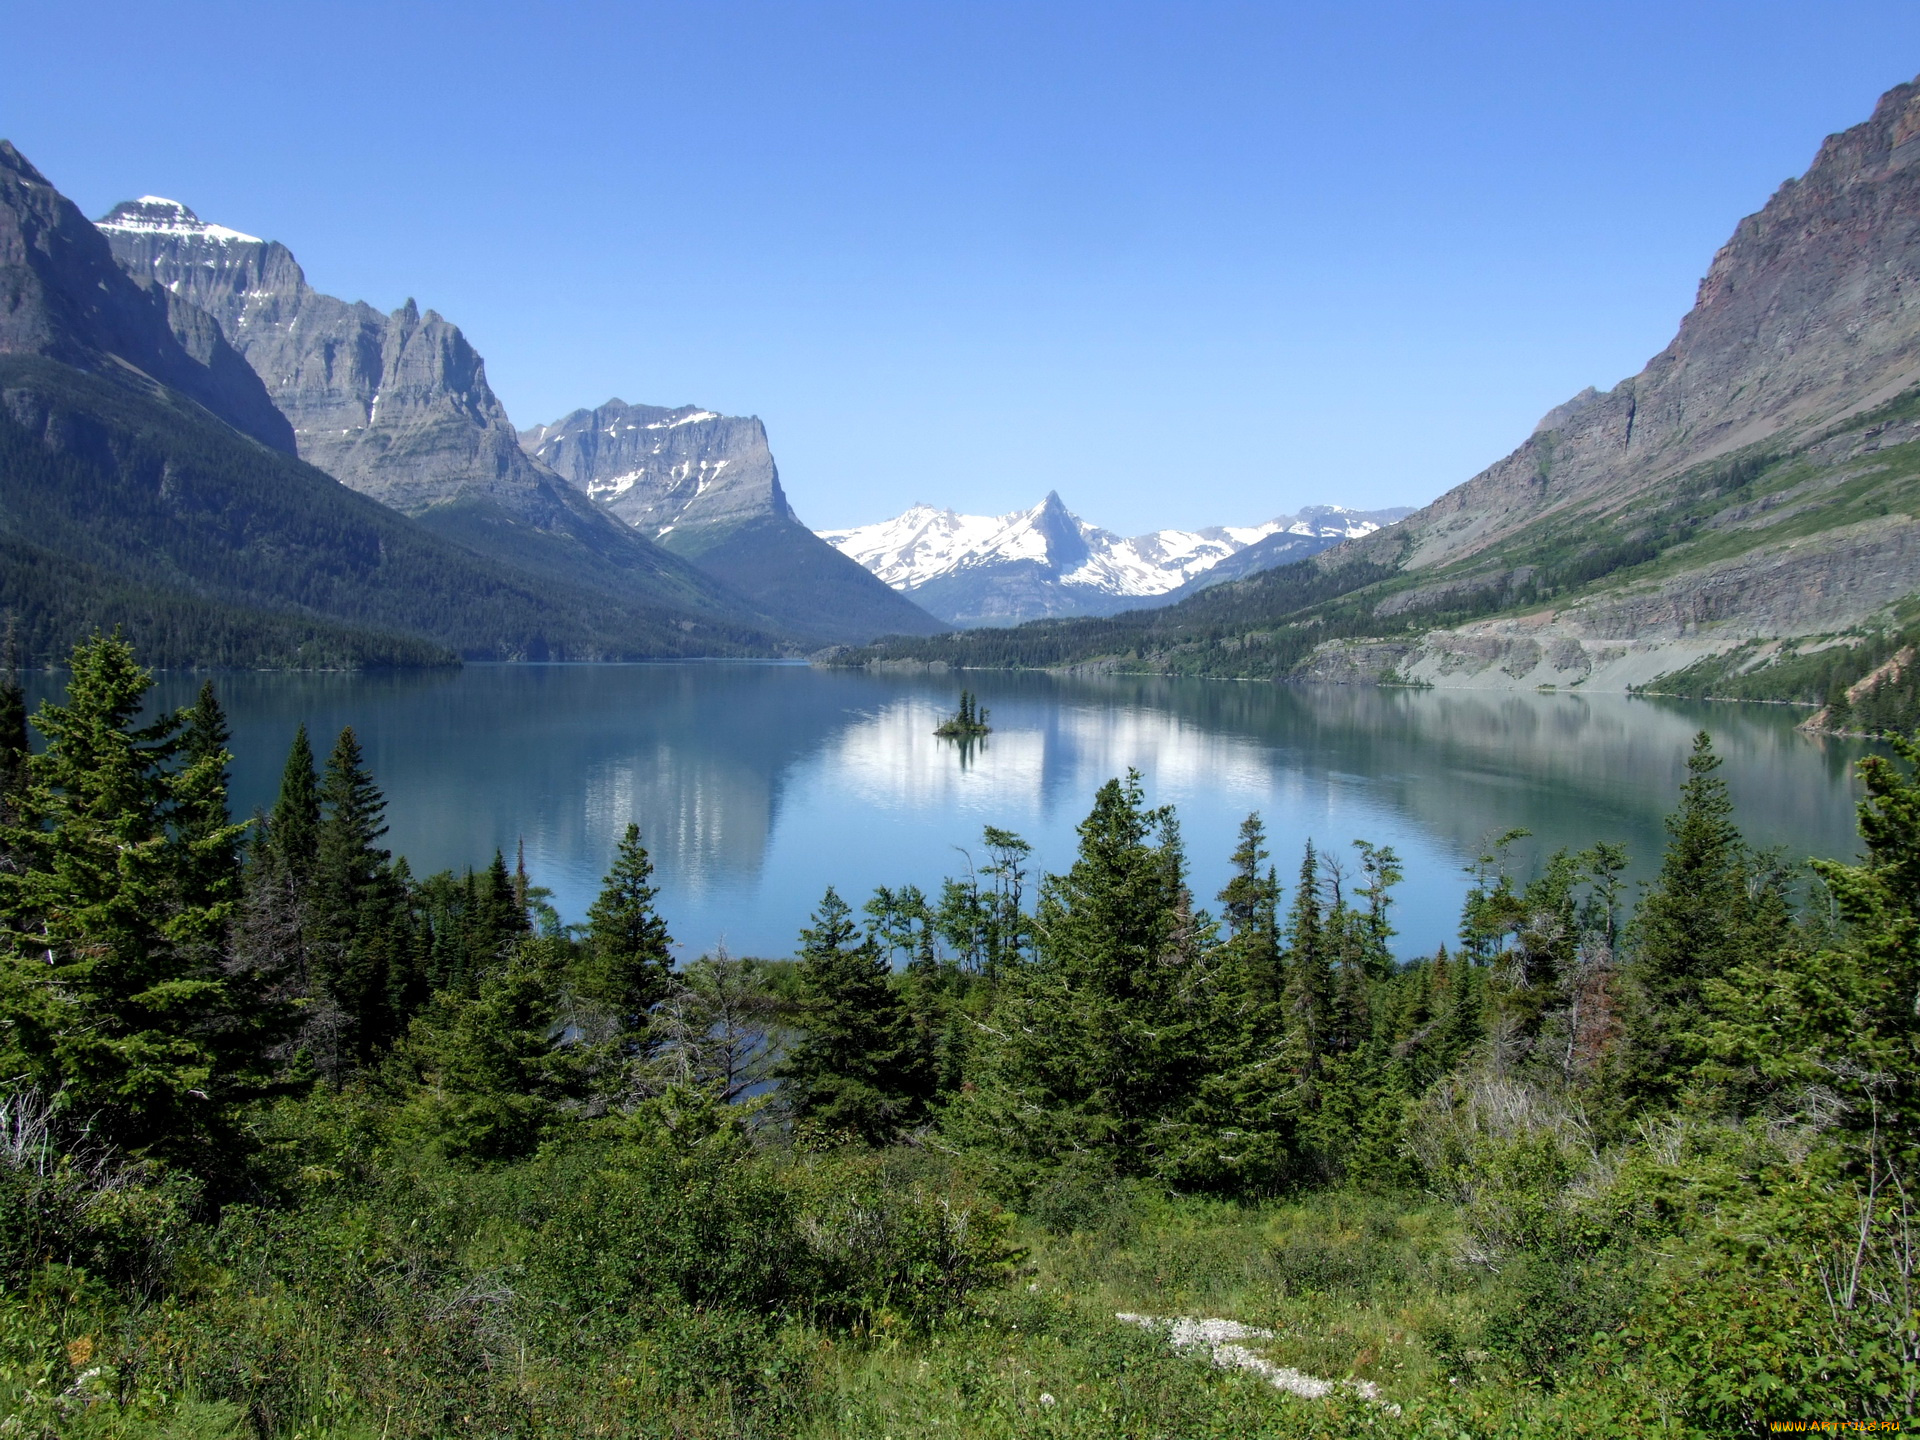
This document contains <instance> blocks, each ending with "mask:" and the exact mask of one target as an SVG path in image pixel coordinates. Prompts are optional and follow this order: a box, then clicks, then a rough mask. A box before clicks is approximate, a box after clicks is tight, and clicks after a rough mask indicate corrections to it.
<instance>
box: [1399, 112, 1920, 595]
mask: <svg viewBox="0 0 1920 1440" xmlns="http://www.w3.org/2000/svg"><path fill="white" fill-rule="evenodd" d="M1916 381H1920V82H1916V83H1913V84H1907V85H1900V86H1896V87H1895V88H1894V89H1892V90H1890V91H1888V92H1887V94H1886V95H1884V96H1883V97H1881V100H1880V103H1879V104H1878V105H1877V106H1876V107H1875V108H1874V112H1873V115H1872V118H1870V119H1869V120H1867V121H1866V123H1864V124H1862V125H1857V126H1855V127H1854V128H1853V129H1851V130H1848V131H1845V132H1844V133H1842V134H1839V135H1832V136H1829V137H1828V138H1827V140H1826V142H1825V143H1824V144H1823V145H1822V146H1821V147H1820V151H1819V153H1818V154H1817V155H1816V156H1815V157H1814V161H1813V164H1812V165H1811V166H1810V167H1809V168H1808V170H1807V173H1806V174H1805V175H1804V176H1802V177H1800V178H1799V179H1797V180H1789V181H1788V182H1787V183H1786V184H1784V185H1782V186H1781V187H1780V189H1779V190H1778V191H1777V192H1776V193H1775V194H1774V196H1773V198H1772V199H1771V200H1769V201H1768V202H1767V204H1766V206H1765V208H1763V209H1762V210H1761V211H1760V212H1759V213H1757V214H1754V215H1749V216H1748V217H1747V218H1746V219H1744V220H1742V221H1741V222H1740V224H1739V225H1738V226H1737V227H1736V228H1735V230H1734V234H1733V238H1732V239H1731V240H1729V241H1728V242H1727V243H1726V245H1724V246H1722V247H1721V249H1720V252H1719V253H1718V254H1717V255H1715V256H1714V258H1713V263H1712V265H1711V266H1710V267H1709V268H1708V270H1707V275H1706V278H1705V279H1703V280H1702V281H1701V282H1700V289H1699V295H1698V297H1697V299H1696V300H1695V303H1694V306H1693V309H1692V310H1691V311H1690V312H1688V314H1687V316H1686V317H1685V318H1684V319H1683V320H1682V321H1681V323H1680V331H1679V334H1677V335H1676V336H1675V337H1674V340H1673V343H1672V344H1670V345H1668V346H1667V348H1666V349H1665V350H1662V351H1661V352H1660V353H1659V354H1658V355H1656V356H1654V357H1653V359H1652V360H1650V361H1649V362H1648V363H1647V367H1646V369H1644V370H1643V371H1641V372H1640V373H1639V374H1638V375H1635V376H1634V377H1632V378H1631V379H1629V380H1625V381H1622V382H1621V383H1620V384H1619V385H1617V386H1615V387H1614V388H1613V389H1612V390H1610V391H1607V392H1605V393H1602V392H1599V391H1595V390H1586V391H1583V392H1582V393H1581V394H1579V395H1577V396H1575V397H1574V398H1573V399H1572V400H1569V401H1568V402H1567V403H1566V404H1564V405H1561V406H1559V407H1557V408H1556V409H1554V410H1553V411H1551V412H1549V413H1548V414H1547V416H1546V417H1545V418H1544V419H1542V421H1541V422H1540V425H1539V427H1538V428H1537V429H1536V430H1535V431H1534V433H1533V435H1532V436H1531V437H1529V438H1528V440H1527V441H1526V443H1524V444H1523V445H1521V446H1520V448H1519V449H1517V450H1515V451H1514V452H1513V453H1512V454H1511V455H1509V456H1507V457H1506V458H1505V459H1503V460H1501V461H1499V462H1498V463H1497V464H1495V465H1493V466H1490V467H1489V468H1488V469H1487V470H1485V471H1483V472H1482V473H1481V474H1479V475H1476V476H1475V477H1474V478H1473V479H1471V480H1469V481H1467V482H1466V483H1465V484H1464V485H1461V486H1459V487H1457V488H1455V489H1453V490H1450V491H1448V492H1447V493H1446V494H1445V495H1443V496H1441V497H1440V498H1439V499H1438V500H1436V501H1434V502H1433V504H1432V505H1429V506H1428V507H1427V508H1426V509H1424V510H1422V511H1419V512H1417V513H1416V514H1414V515H1413V516H1412V517H1411V518H1410V519H1408V520H1407V521H1406V522H1405V524H1403V525H1402V526H1401V527H1400V533H1401V534H1403V535H1410V536H1411V537H1412V539H1413V544H1412V548H1411V550H1410V552H1409V554H1408V556H1407V564H1408V565H1409V566H1410V567H1412V568H1415V569H1425V568H1433V567H1436V566H1440V565H1443V564H1447V563H1450V562H1454V561H1458V560H1460V559H1463V558H1465V557H1468V556H1471V555H1473V554H1475V553H1477V552H1479V551H1481V550H1484V549H1486V548H1487V547H1489V546H1490V545H1493V544H1495V543H1496V542H1498V541H1500V540H1501V539H1503V538H1506V537H1507V536H1510V535H1512V534H1514V533H1515V532H1516V531H1518V530H1519V529H1521V528H1522V527H1524V526H1526V525H1529V524H1532V523H1534V522H1536V521H1538V520H1540V519H1542V518H1543V517H1547V516H1551V515H1554V514H1558V513H1569V512H1571V513H1592V514H1596V515H1598V514H1603V513H1610V512H1615V511H1618V510H1619V509H1621V508H1622V507H1623V506H1624V505H1625V504H1626V503H1627V502H1629V501H1630V500H1631V499H1632V498H1633V497H1634V496H1636V495H1638V494H1640V493H1643V492H1645V491H1648V490H1650V489H1658V487H1659V486H1660V485H1661V483H1662V482H1663V481H1665V480H1667V479H1669V478H1670V477H1672V476H1674V475H1676V474H1678V473H1679V472H1680V471H1682V470H1684V469H1686V468H1688V467H1689V466H1693V465H1697V464H1699V463H1701V462H1702V461H1706V460H1711V459H1713V458H1714V457H1716V456H1719V455H1725V454H1729V453H1731V452H1734V451H1737V450H1739V449H1741V448H1742V447H1746V446H1750V445H1754V444H1760V443H1764V444H1766V445H1768V446H1770V447H1777V448H1781V449H1784V448H1788V447H1791V446H1793V445H1794V444H1796V443H1799V442H1802V441H1804V440H1806V439H1807V438H1808V437H1809V436H1811V435H1813V434H1815V433H1817V432H1819V431H1820V430H1822V429H1823V428H1827V427H1831V426H1833V425H1834V424H1836V423H1838V422H1843V421H1844V420H1845V419H1846V418H1847V417H1849V416H1852V415H1858V414H1861V413H1863V412H1865V411H1867V410H1870V409H1872V408H1874V407H1875V406H1877V405H1880V404H1882V403H1883V402H1885V401H1887V400H1888V399H1890V398H1892V397H1893V396H1895V395H1898V394H1900V393H1901V392H1902V391H1904V390H1906V389H1907V388H1908V387H1910V386H1912V385H1913V384H1914V383H1915V382H1916ZM1363 548H1366V547H1364V546H1363ZM1373 548H1378V547H1373Z"/></svg>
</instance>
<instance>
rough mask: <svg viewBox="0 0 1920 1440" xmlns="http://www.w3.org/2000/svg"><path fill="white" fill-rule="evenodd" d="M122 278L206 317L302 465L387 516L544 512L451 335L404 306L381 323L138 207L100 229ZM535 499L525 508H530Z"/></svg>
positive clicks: (282, 268)
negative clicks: (276, 413) (476, 499)
mask: <svg viewBox="0 0 1920 1440" xmlns="http://www.w3.org/2000/svg"><path fill="white" fill-rule="evenodd" d="M99 228H100V231H101V233H102V234H104V235H105V236H106V237H107V239H108V242H109V243H110V244H111V245H112V247H113V253H114V255H115V256H116V257H117V258H118V259H119V261H120V263H121V264H122V265H123V266H124V267H125V268H126V270H127V271H128V273H130V274H132V275H134V276H138V277H148V276H150V277H152V279H153V280H155V281H157V282H158V283H159V284H160V285H161V286H163V287H164V288H165V289H166V290H167V291H168V292H169V293H171V294H173V295H176V296H179V297H181V298H183V299H186V300H188V301H191V302H192V303H193V304H194V305H196V306H197V307H199V308H200V309H202V310H204V311H206V312H207V313H208V314H210V315H212V316H213V318H214V319H215V320H217V321H218V322H219V325H220V328H221V330H222V331H223V332H224V333H225V334H226V336H227V337H228V338H229V339H230V340H231V342H232V344H233V345H234V347H235V348H236V349H237V350H238V351H239V352H240V353H241V354H242V355H243V356H245V357H246V360H247V362H248V363H249V364H250V365H251V366H252V367H253V369H254V370H255V371H256V372H258V374H259V375H260V376H261V378H262V379H263V380H264V381H265V382H266V384H267V387H268V389H269V390H270V392H271V393H272V396H273V399H274V402H275V404H277V405H278V406H279V408H280V410H281V412H282V413H283V414H285V415H286V416H287V418H288V419H289V420H290V421H292V423H293V430H294V434H295V436H296V437H297V440H298V444H299V447H300V455H301V458H302V459H304V460H306V461H307V462H308V463H310V464H313V465H317V466H319V467H320V468H321V469H322V470H325V471H326V472H327V473H328V474H329V475H332V476H333V477H334V478H335V479H337V480H339V481H341V482H342V483H343V484H346V485H349V486H351V487H352V488H353V489H355V490H358V491H360V492H361V493H362V494H366V495H371V496H373V497H374V498H375V499H376V500H379V501H381V502H382V503H384V504H387V505H391V506H393V508H395V509H396V510H401V511H405V512H407V513H410V514H411V513H418V512H419V511H422V510H425V509H427V508H428V507H430V506H433V505H438V504H441V503H443V502H445V501H447V500H451V499H453V498H455V497H456V496H460V495H463V494H470V493H473V492H474V491H476V490H478V491H480V492H481V493H485V494H488V495H490V496H492V497H493V498H496V499H501V500H504V501H507V502H509V503H510V505H512V506H514V507H515V508H519V507H527V506H531V508H532V509H533V510H534V511H535V512H536V513H537V512H538V511H540V510H542V509H551V508H552V507H553V506H554V505H555V504H556V503H559V501H560V498H561V497H557V496H555V497H549V496H546V495H543V494H542V493H541V492H542V491H544V490H551V489H553V488H554V487H553V486H552V477H551V476H547V475H542V474H540V473H539V472H538V471H537V470H536V469H535V467H533V466H532V465H530V464H528V463H527V459H526V457H525V456H524V455H523V454H522V453H521V452H520V447H519V443H518V439H517V436H516V435H515V432H514V429H513V427H512V425H511V424H510V423H509V422H508V420H507V414H506V410H505V409H504V408H503V407H502V406H501V404H500V401H499V400H498V398H496V397H495V395H494V393H493V390H492V389H491V387H489V386H488V384H487V376H486V367H485V365H484V364H483V363H482V362H481V359H480V357H479V355H478V354H476V353H475V352H474V349H473V347H472V346H471V345H470V344H468V343H467V339H466V337H465V336H464V335H462V334H461V333H460V331H459V329H458V327H456V326H454V325H451V324H449V323H448V322H447V321H446V320H444V319H442V318H441V317H440V316H439V315H437V314H435V313H434V312H433V311H431V310H429V311H427V312H425V313H424V314H422V313H421V311H420V309H419V307H418V306H417V305H415V303H414V302H413V301H411V300H409V301H408V302H407V303H406V304H405V305H403V306H402V307H401V308H400V309H398V310H395V311H394V312H393V313H392V314H390V315H387V314H382V313H381V312H380V311H378V310H375V309H374V308H373V307H372V306H371V305H367V304H364V303H352V304H349V303H348V302H346V301H344V300H336V299H335V298H334V297H333V296H331V295H323V294H321V293H320V292H318V291H317V290H314V289H313V288H312V287H311V286H309V285H308V284H307V278H306V275H305V274H304V273H303V272H302V271H301V269H300V266H299V264H298V262H296V261H295V260H294V258H293V254H292V252H291V251H289V250H288V249H287V247H286V246H284V245H282V244H280V243H278V242H277V241H268V240H259V239H256V238H255V237H253V236H251V235H243V234H241V233H240V232H238V231H235V230H229V229H227V228H225V227H224V226H219V225H209V224H206V223H204V222H202V221H201V220H200V219H199V217H197V216H196V215H195V214H194V213H193V212H192V211H191V210H189V209H188V208H187V207H186V206H184V205H182V204H180V203H179V202H178V201H173V200H164V199H161V198H159V197H157V196H151V195H150V196H146V197H144V198H142V199H140V200H135V201H128V202H126V203H123V204H121V205H117V206H115V207H114V209H113V210H112V212H111V213H109V214H108V215H107V216H105V217H104V218H103V219H102V220H100V222H99ZM536 497H538V498H536Z"/></svg>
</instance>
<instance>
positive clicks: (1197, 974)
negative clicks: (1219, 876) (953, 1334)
mask: <svg viewBox="0 0 1920 1440" xmlns="http://www.w3.org/2000/svg"><path fill="white" fill-rule="evenodd" d="M1172 821H1173V817H1172V815H1171V813H1170V812H1168V811H1166V810H1164V809H1157V810H1149V809H1148V808H1147V806H1146V803H1145V798H1144V795H1143V793H1142V790H1141V786H1140V777H1139V775H1138V774H1137V773H1134V772H1131V771H1130V772H1129V773H1128V775H1127V779H1126V781H1125V782H1124V783H1122V782H1121V781H1119V780H1110V781H1108V782H1107V783H1106V784H1105V785H1103V786H1102V787H1101V788H1100V791H1099V793H1098V794H1097V795H1096V796H1095V797H1094V804H1093V809H1092V811H1091V813H1089V815H1088V816H1087V818H1086V819H1085V820H1084V821H1082V822H1081V824H1080V827H1079V833H1080V848H1079V852H1078V855H1077V856H1076V858H1075V860H1074V863H1073V866H1072V867H1071V868H1070V869H1069V870H1068V871H1067V872H1066V873H1065V874H1064V875H1050V876H1048V877H1047V879H1046V881H1045V883H1044V884H1043V886H1042V887H1041V897H1040V906H1039V913H1038V914H1037V916H1036V917H1035V920H1034V934H1035V942H1034V951H1035V953H1034V957H1033V959H1032V960H1031V962H1029V963H1026V964H1022V965H1017V966H1013V967H1011V968H1010V969H1009V970H1008V972H1007V973H1006V974H1005V975H1004V976H1003V977H1002V979H1001V982H1000V988H999V994H998V997H997V1001H996V1005H995V1009H994V1011H993V1014H992V1016H991V1017H990V1022H989V1027H988V1031H987V1032H986V1033H987V1036H988V1038H987V1039H986V1040H985V1042H984V1043H983V1045H982V1047H981V1049H980V1051H979V1052H978V1053H979V1058H978V1062H977V1069H978V1072H979V1073H978V1075H977V1077H975V1079H974V1084H973V1088H972V1089H971V1090H970V1091H968V1092H966V1093H964V1094H962V1095H961V1096H960V1097H958V1098H957V1099H956V1101H955V1102H954V1108H953V1111H952V1119H951V1122H950V1125H951V1128H952V1130H953V1133H954V1134H955V1135H956V1137H958V1138H960V1139H961V1140H962V1141H963V1143H966V1144H968V1145H969V1146H972V1147H975V1148H978V1149H980V1150H983V1151H986V1152H988V1153H990V1154H993V1155H994V1156H996V1157H997V1158H998V1159H999V1160H1000V1162H1001V1163H1002V1164H1003V1165H1005V1166H1006V1167H1007V1168H1008V1170H1009V1171H1010V1172H1011V1175H1012V1177H1013V1178H1014V1179H1015V1181H1016V1183H1021V1184H1029V1183H1034V1182H1036V1181H1037V1180H1038V1179H1040V1178H1041V1175H1042V1174H1043V1172H1045V1171H1046V1170H1048V1169H1050V1168H1051V1167H1053V1166H1054V1165H1056V1164H1058V1163H1059V1162H1060V1161H1061V1160H1063V1159H1065V1158H1067V1157H1069V1156H1077V1157H1079V1158H1078V1159H1077V1160H1076V1161H1075V1163H1076V1164H1080V1165H1082V1166H1083V1167H1084V1166H1086V1165H1101V1166H1108V1167H1111V1168H1112V1169H1113V1170H1116V1171H1120V1172H1122V1173H1135V1174H1139V1173H1148V1172H1152V1171H1156V1170H1163V1169H1165V1168H1167V1167H1168V1166H1169V1165H1171V1164H1177V1163H1178V1156H1179V1155H1180V1154H1182V1153H1184V1152H1185V1150H1186V1149H1187V1148H1188V1140H1187V1134H1188V1131H1187V1128H1186V1127H1187V1124H1188V1119H1189V1112H1190V1110H1191V1107H1192V1106H1193V1104H1194V1101H1195V1098H1196V1095H1197V1093H1198V1087H1199V1085H1200V1082H1201V1079H1202V1077H1203V1076H1204V1074H1205V1070H1206V1062H1205V1050H1206V1045H1207V1037H1206V1033H1205V1023H1206V1017H1205V1014H1204V1007H1203V1005H1202V1003H1201V996H1202V986H1203V983H1204V979H1205V976H1204V973H1203V967H1202V966H1201V965H1200V964H1199V963H1198V962H1199V957H1201V956H1202V955H1204V954H1205V953H1206V952H1207V950H1208V949H1209V948H1210V936H1209V934H1208V928H1209V927H1208V925H1207V923H1206V922H1204V920H1203V919H1202V917H1198V916H1195V915H1193V914H1192V910H1191V904H1190V901H1189V898H1188V895H1187V892H1186V887H1185V875H1184V859H1183V856H1182V854H1181V850H1180V844H1179V835H1178V830H1177V828H1176V827H1175V826H1174V824H1173V823H1172Z"/></svg>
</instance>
